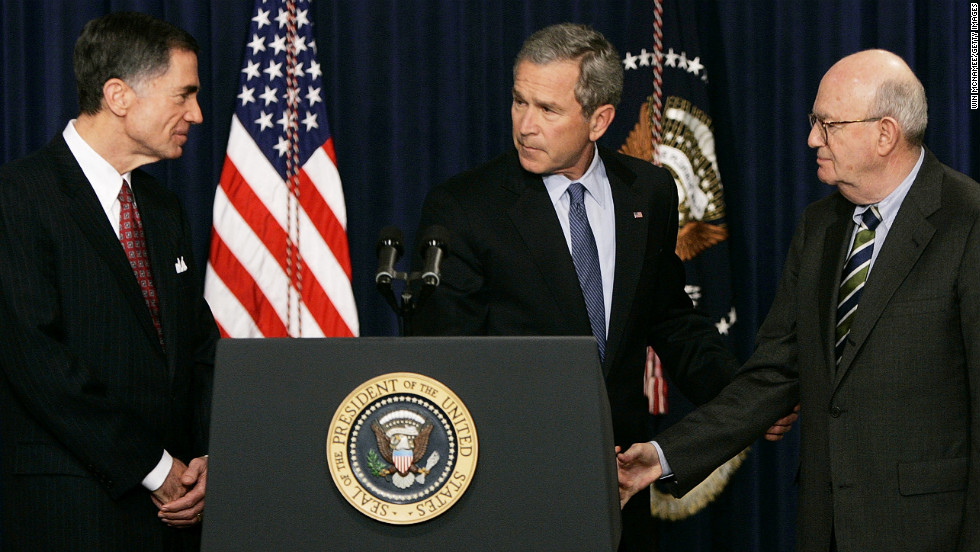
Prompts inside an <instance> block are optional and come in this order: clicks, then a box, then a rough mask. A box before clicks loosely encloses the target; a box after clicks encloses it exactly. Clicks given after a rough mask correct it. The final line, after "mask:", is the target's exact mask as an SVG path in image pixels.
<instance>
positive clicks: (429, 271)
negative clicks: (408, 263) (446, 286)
mask: <svg viewBox="0 0 980 552" xmlns="http://www.w3.org/2000/svg"><path fill="white" fill-rule="evenodd" d="M448 253H449V230H446V229H445V228H443V227H442V226H439V225H433V226H430V227H428V228H426V229H425V232H423V233H422V241H421V243H420V244H419V255H421V256H422V257H423V258H424V259H425V264H424V265H423V268H422V276H421V280H422V284H423V285H424V286H426V287H430V288H433V287H436V286H438V285H439V264H440V263H442V258H443V257H444V256H446V255H447V254H448Z"/></svg>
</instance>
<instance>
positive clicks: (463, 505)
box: [203, 337, 620, 552]
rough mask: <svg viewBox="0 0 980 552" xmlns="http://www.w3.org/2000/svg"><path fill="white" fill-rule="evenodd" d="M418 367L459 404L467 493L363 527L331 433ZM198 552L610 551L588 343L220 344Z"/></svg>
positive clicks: (614, 520) (600, 420)
mask: <svg viewBox="0 0 980 552" xmlns="http://www.w3.org/2000/svg"><path fill="white" fill-rule="evenodd" d="M393 372H412V373H418V374H421V375H424V376H426V377H429V378H433V379H435V380H438V381H439V382H441V383H442V384H444V385H445V386H446V387H447V388H449V389H451V390H452V391H453V392H454V393H455V394H456V396H458V397H459V399H460V400H461V401H462V402H463V403H464V404H465V406H466V408H467V409H468V410H469V413H470V414H471V416H472V420H473V422H474V423H475V426H476V431H477V435H478V438H479V459H478V462H477V466H476V469H475V473H474V475H473V479H472V482H471V484H470V485H469V487H468V489H467V490H466V491H465V494H463V495H462V497H461V498H459V500H458V501H457V502H456V503H455V504H454V505H453V506H452V507H451V508H449V509H447V510H446V511H445V513H442V514H441V515H439V516H438V517H434V518H432V519H430V520H428V521H424V522H421V523H417V524H412V525H392V524H389V523H385V522H382V521H377V520H375V519H371V518H369V517H367V516H365V515H364V514H362V513H361V512H360V511H358V510H357V509H355V508H354V507H353V506H351V504H349V503H348V502H347V500H345V498H344V496H343V495H342V494H341V492H340V491H339V490H338V489H337V487H336V486H335V485H334V482H333V480H332V478H331V474H330V471H329V468H328V462H327V455H326V444H327V439H328V432H329V426H330V423H331V419H332V418H333V416H334V414H335V412H336V410H337V408H338V407H339V406H340V405H341V403H342V402H343V401H344V399H345V397H347V395H348V394H349V393H350V392H351V391H352V390H354V389H355V388H356V387H358V386H360V385H361V384H363V383H364V382H366V381H367V380H369V379H372V378H375V377H377V376H381V375H383V374H388V373H393ZM207 490H208V496H207V501H206V504H207V506H206V513H205V522H204V544H203V548H204V550H206V551H210V552H214V551H226V550H227V551H236V552H237V551H249V550H256V551H258V550H262V551H266V550H290V551H304V550H318V551H320V550H345V551H346V550H395V549H396V548H397V549H409V550H423V549H432V550H466V551H478V550H496V551H502V550H563V551H566V550H567V551H572V550H583V551H584V550H588V551H598V550H615V549H616V544H617V542H618V539H619V526H620V520H619V501H618V495H617V486H616V469H615V459H614V454H613V438H612V425H611V421H610V416H609V405H608V399H607V397H606V392H605V386H604V384H603V381H602V374H601V371H600V369H599V366H598V362H597V359H596V355H595V343H594V341H593V340H592V338H590V337H557V338H556V337H531V338H517V337H514V338H509V337H508V338H499V337H494V338H490V337H481V338H356V339H316V340H310V339H254V340H252V339H248V340H222V341H221V342H220V343H219V345H218V356H217V366H216V370H215V382H214V401H213V410H212V416H211V445H210V460H209V471H208V489H207Z"/></svg>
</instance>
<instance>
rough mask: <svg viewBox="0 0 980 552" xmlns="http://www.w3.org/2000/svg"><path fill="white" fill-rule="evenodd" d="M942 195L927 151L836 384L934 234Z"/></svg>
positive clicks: (877, 266) (865, 297) (866, 294)
mask: <svg viewBox="0 0 980 552" xmlns="http://www.w3.org/2000/svg"><path fill="white" fill-rule="evenodd" d="M941 193H942V169H941V168H940V165H939V161H937V160H936V158H935V157H934V156H933V155H932V153H930V152H929V151H926V158H925V160H924V161H923V163H922V167H921V168H920V169H919V174H918V175H917V176H916V179H915V182H913V183H912V187H911V188H909V192H908V195H906V196H905V200H904V201H903V202H902V206H901V207H900V208H899V211H898V215H896V216H895V222H894V223H893V224H892V227H891V228H890V229H889V230H888V238H887V239H886V240H885V243H884V245H883V246H882V248H881V252H880V253H878V258H877V259H875V263H874V266H872V268H871V273H870V274H869V275H868V282H867V284H865V287H864V291H863V292H862V293H861V302H860V305H859V306H858V310H857V313H856V314H855V316H854V323H853V324H852V325H851V334H850V337H849V339H850V340H851V341H853V345H852V346H851V347H848V348H847V349H846V350H845V351H844V355H843V356H842V357H841V363H840V366H839V367H838V369H837V380H836V383H837V384H839V383H840V381H841V379H842V378H843V376H844V374H845V373H846V372H847V370H848V369H849V368H850V366H851V363H852V362H853V360H854V357H855V355H856V354H857V352H858V351H860V350H861V347H862V346H863V345H864V342H865V341H866V340H867V339H868V336H869V335H870V334H871V331H872V330H873V329H874V326H875V324H876V323H877V322H878V318H880V317H881V313H882V312H883V311H884V310H885V307H886V306H887V305H888V302H889V301H890V300H891V297H892V295H894V293H895V290H896V289H898V286H899V285H901V283H902V282H903V281H904V280H905V278H906V277H907V276H908V274H909V272H910V271H911V270H912V268H913V267H914V266H915V263H916V261H918V259H919V257H920V256H921V255H922V252H923V251H924V250H925V248H926V246H927V245H928V244H929V241H930V240H931V239H932V236H933V234H935V232H936V228H935V227H934V226H933V225H932V224H931V223H930V222H929V221H928V220H927V217H928V216H930V215H932V214H933V213H935V212H936V211H937V210H938V209H939V207H940V203H941Z"/></svg>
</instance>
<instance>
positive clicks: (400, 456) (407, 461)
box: [391, 450, 415, 475]
mask: <svg viewBox="0 0 980 552" xmlns="http://www.w3.org/2000/svg"><path fill="white" fill-rule="evenodd" d="M391 459H392V461H393V463H394V464H395V469H396V470H398V473H399V474H401V475H405V474H406V473H408V470H409V469H410V468H411V467H412V461H413V460H414V459H415V455H414V451H411V450H393V451H391Z"/></svg>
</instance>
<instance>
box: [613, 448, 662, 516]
mask: <svg viewBox="0 0 980 552" xmlns="http://www.w3.org/2000/svg"><path fill="white" fill-rule="evenodd" d="M616 453H617V454H616V471H617V472H618V475H619V507H620V508H622V507H623V506H624V505H625V504H626V502H627V501H628V500H629V499H630V498H631V497H632V496H633V495H635V494H636V493H638V492H639V491H641V490H643V489H645V488H647V487H648V486H649V485H650V484H651V483H653V482H654V481H656V480H657V479H660V476H661V475H662V474H663V472H662V470H661V469H660V455H659V454H657V449H656V447H654V446H653V445H652V444H650V443H635V444H634V445H633V446H631V447H630V448H629V450H627V451H626V452H620V449H619V447H616Z"/></svg>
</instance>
